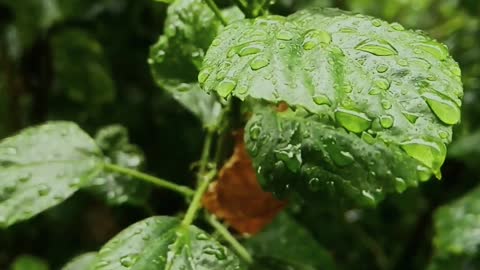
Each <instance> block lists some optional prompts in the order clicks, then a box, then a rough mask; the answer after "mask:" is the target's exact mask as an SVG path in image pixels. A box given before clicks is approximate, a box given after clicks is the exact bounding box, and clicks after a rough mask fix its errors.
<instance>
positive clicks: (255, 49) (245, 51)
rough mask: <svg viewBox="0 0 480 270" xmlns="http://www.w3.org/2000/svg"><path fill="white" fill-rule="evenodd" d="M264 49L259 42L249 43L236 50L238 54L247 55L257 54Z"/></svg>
mask: <svg viewBox="0 0 480 270" xmlns="http://www.w3.org/2000/svg"><path fill="white" fill-rule="evenodd" d="M263 50H264V46H263V45H261V44H250V45H248V46H245V47H243V48H241V49H240V51H238V55H240V56H247V55H252V54H257V53H259V52H261V51H263Z"/></svg>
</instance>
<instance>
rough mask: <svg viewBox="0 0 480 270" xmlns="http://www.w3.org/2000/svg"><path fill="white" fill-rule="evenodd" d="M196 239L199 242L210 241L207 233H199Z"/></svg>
mask: <svg viewBox="0 0 480 270" xmlns="http://www.w3.org/2000/svg"><path fill="white" fill-rule="evenodd" d="M195 238H196V239H197V240H208V235H207V234H205V233H198V234H197V236H196V237H195Z"/></svg>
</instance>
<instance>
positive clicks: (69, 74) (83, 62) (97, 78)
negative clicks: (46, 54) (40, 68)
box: [52, 29, 116, 106]
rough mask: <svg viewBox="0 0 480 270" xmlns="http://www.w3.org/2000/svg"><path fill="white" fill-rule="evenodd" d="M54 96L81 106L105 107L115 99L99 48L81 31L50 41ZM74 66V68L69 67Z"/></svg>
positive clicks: (72, 30)
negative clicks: (64, 97)
mask: <svg viewBox="0 0 480 270" xmlns="http://www.w3.org/2000/svg"><path fill="white" fill-rule="evenodd" d="M52 47H53V50H52V52H53V68H54V73H55V81H54V86H53V92H54V95H55V96H66V97H67V98H68V100H70V101H72V102H74V103H77V104H82V105H87V104H88V105H97V106H98V105H104V104H106V103H109V102H112V101H113V100H114V98H115V93H116V89H115V85H114V82H113V80H112V78H111V76H110V71H109V70H108V67H107V64H106V61H105V57H104V53H103V48H102V46H101V44H100V43H99V42H98V41H97V40H95V39H94V38H93V37H91V36H90V35H89V34H88V33H87V32H85V31H82V30H76V29H70V30H68V31H62V32H59V33H57V34H56V35H54V36H53V38H52ZM72 63H76V64H72Z"/></svg>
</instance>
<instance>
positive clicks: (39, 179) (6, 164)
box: [0, 122, 102, 227]
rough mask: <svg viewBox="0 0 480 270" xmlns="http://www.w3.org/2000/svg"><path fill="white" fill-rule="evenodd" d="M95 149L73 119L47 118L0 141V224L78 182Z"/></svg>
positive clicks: (53, 201) (87, 172) (24, 215)
mask: <svg viewBox="0 0 480 270" xmlns="http://www.w3.org/2000/svg"><path fill="white" fill-rule="evenodd" d="M100 157H101V153H100V151H99V149H98V148H97V146H96V145H95V143H94V141H93V140H92V139H91V138H90V137H89V136H88V135H87V134H85V133H84V132H83V131H82V130H81V129H80V128H79V127H78V126H77V125H75V124H73V123H69V122H51V123H47V124H44V125H41V126H37V127H32V128H27V129H25V130H23V131H21V132H20V133H19V134H17V135H15V136H13V137H10V138H7V139H4V140H2V141H0V179H1V181H0V227H8V226H10V225H12V224H14V223H16V222H19V221H22V220H26V219H29V218H31V217H33V216H35V215H37V214H38V213H40V212H42V211H44V210H46V209H48V208H50V207H52V206H55V205H57V204H59V203H61V202H63V201H64V200H66V199H67V198H68V197H70V196H71V195H72V194H73V193H74V192H76V191H77V190H78V189H79V188H81V187H84V186H86V185H88V184H89V183H90V181H91V180H92V179H93V178H94V177H95V176H96V175H97V174H98V173H99V172H100V170H101V166H102V162H101V158H100Z"/></svg>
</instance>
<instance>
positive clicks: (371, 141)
mask: <svg viewBox="0 0 480 270" xmlns="http://www.w3.org/2000/svg"><path fill="white" fill-rule="evenodd" d="M362 139H363V140H364V141H365V142H367V143H368V144H374V143H375V138H373V136H372V135H370V133H368V132H362Z"/></svg>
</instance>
